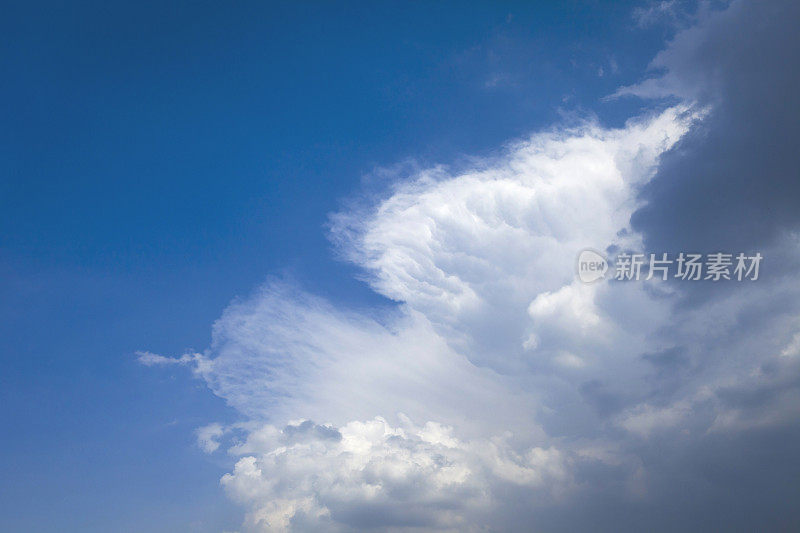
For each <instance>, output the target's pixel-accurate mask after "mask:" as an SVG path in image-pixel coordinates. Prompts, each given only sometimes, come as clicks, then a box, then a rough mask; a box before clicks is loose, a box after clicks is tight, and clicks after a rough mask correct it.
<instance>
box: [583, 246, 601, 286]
mask: <svg viewBox="0 0 800 533" xmlns="http://www.w3.org/2000/svg"><path fill="white" fill-rule="evenodd" d="M577 269H578V279H579V280H581V281H582V282H584V283H591V282H593V281H597V280H598V279H602V278H603V276H605V274H606V272H607V271H608V261H606V258H605V257H603V256H602V255H601V254H600V253H599V252H596V251H594V250H590V249H586V250H583V251H582V252H581V253H580V254H578V264H577Z"/></svg>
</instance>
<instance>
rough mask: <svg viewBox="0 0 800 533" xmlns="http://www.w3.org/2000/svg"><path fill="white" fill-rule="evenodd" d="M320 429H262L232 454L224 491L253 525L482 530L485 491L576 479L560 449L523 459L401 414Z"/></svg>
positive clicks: (500, 444)
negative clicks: (395, 419)
mask: <svg viewBox="0 0 800 533" xmlns="http://www.w3.org/2000/svg"><path fill="white" fill-rule="evenodd" d="M320 428H321V426H317V425H315V424H314V423H312V422H310V421H304V422H302V423H300V424H295V425H291V424H290V425H287V426H286V427H285V428H284V429H283V430H278V429H276V428H275V427H273V426H264V427H262V428H260V429H258V430H256V431H254V432H253V433H251V435H250V436H249V438H248V440H247V441H246V442H245V443H243V444H242V445H241V446H239V447H238V448H237V449H236V450H235V453H237V454H243V455H244V456H243V457H242V458H240V459H239V460H238V461H237V463H236V466H235V468H234V470H233V472H232V473H230V474H226V475H225V476H224V477H223V478H222V485H223V487H224V488H225V490H226V491H227V492H228V493H229V494H230V495H231V497H232V498H233V499H234V500H236V501H239V502H241V503H243V504H245V505H246V506H247V507H248V508H249V509H250V511H249V513H248V516H247V519H246V527H248V528H252V529H254V530H261V531H282V530H285V529H288V528H290V527H299V528H302V529H317V530H319V529H324V530H327V531H337V530H363V529H367V528H370V527H375V526H380V527H392V528H398V529H402V528H424V529H449V530H459V531H470V530H476V531H477V530H479V529H480V526H479V525H478V524H477V523H475V522H473V520H478V517H479V516H480V514H481V513H482V512H483V511H484V510H485V509H487V508H489V507H491V506H492V505H493V503H492V498H493V495H492V494H491V493H490V492H489V491H487V487H490V486H491V485H493V484H503V483H505V484H511V485H514V486H520V487H525V488H528V489H531V490H541V489H543V488H544V487H545V486H546V487H547V489H548V492H550V493H553V492H554V491H555V490H556V489H557V488H559V487H563V486H564V485H566V484H568V482H569V479H568V473H567V467H566V458H565V457H563V456H562V454H561V453H560V452H559V451H558V450H555V449H553V448H549V449H544V448H538V447H534V448H530V449H527V450H525V451H524V452H523V453H517V452H516V451H514V450H513V449H512V448H511V447H510V446H509V444H508V442H507V439H505V438H495V439H492V440H480V441H466V442H465V441H461V440H459V439H458V438H456V437H455V436H454V435H453V429H452V428H450V427H447V426H443V425H441V424H437V423H434V422H428V423H426V424H425V425H424V426H422V427H419V426H415V425H414V424H413V423H412V422H411V421H410V420H409V419H408V418H407V417H401V424H400V425H399V426H392V425H390V424H389V423H388V422H387V421H386V420H385V419H383V418H380V417H376V418H374V419H371V420H367V421H364V422H357V421H354V422H350V423H348V424H346V425H345V426H343V427H341V428H340V429H339V430H336V431H335V433H334V432H333V430H331V429H330V428H323V429H322V431H320ZM298 434H302V438H297V435H298ZM540 497H541V496H540Z"/></svg>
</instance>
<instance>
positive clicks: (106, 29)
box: [0, 2, 667, 532]
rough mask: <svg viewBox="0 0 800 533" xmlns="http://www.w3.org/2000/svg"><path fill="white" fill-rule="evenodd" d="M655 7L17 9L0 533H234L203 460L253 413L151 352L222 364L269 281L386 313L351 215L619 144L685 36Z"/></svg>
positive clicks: (9, 115) (2, 49) (5, 54)
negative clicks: (484, 159) (378, 306)
mask: <svg viewBox="0 0 800 533" xmlns="http://www.w3.org/2000/svg"><path fill="white" fill-rule="evenodd" d="M634 5H635V4H633V3H627V2H551V3H547V2H536V3H530V2H525V3H519V4H513V3H503V4H502V5H501V4H500V3H494V2H484V3H472V4H471V5H469V6H466V5H465V4H463V3H460V2H458V3H457V2H452V3H450V2H438V3H421V2H420V3H411V4H408V3H399V2H398V3H380V4H375V3H373V2H369V3H363V4H358V3H351V4H348V5H343V6H334V5H332V4H328V3H324V4H323V3H320V4H313V3H304V4H289V3H286V4H279V3H269V2H237V3H235V4H229V3H226V4H223V3H209V2H169V3H164V2H130V3H118V2H78V3H75V2H24V3H23V2H19V3H13V4H6V5H5V6H4V8H3V16H2V17H0V97H1V98H2V103H3V105H2V106H0V122H1V123H2V125H3V127H2V128H0V202H2V208H1V209H0V338H1V339H2V372H1V373H0V404H1V405H2V407H0V427H2V428H3V430H2V434H3V437H2V439H1V440H0V516H2V517H3V518H2V521H3V523H2V525H0V529H2V530H5V531H23V530H24V531H54V530H59V531H84V532H85V531H187V530H198V531H219V530H221V529H223V528H226V527H227V528H234V527H237V524H238V523H239V516H238V514H237V513H236V512H235V511H233V510H232V509H231V507H230V504H228V503H226V500H225V499H224V498H222V497H220V489H219V488H218V486H217V485H216V480H217V479H218V477H219V472H220V471H221V470H222V468H227V466H225V467H221V466H220V465H219V464H216V463H215V461H217V459H213V458H209V457H208V456H205V455H203V454H202V453H201V452H200V450H198V449H197V448H196V445H195V443H194V439H193V436H192V431H193V429H194V428H195V427H197V426H199V425H202V424H203V423H206V422H207V421H208V420H209V419H220V420H235V419H236V415H235V413H233V412H232V411H231V410H229V409H228V408H227V407H226V406H225V405H224V404H223V402H222V400H219V399H216V398H214V397H213V396H211V395H210V394H209V393H208V392H207V390H206V387H205V385H204V384H202V383H201V382H198V381H193V380H189V379H186V375H187V372H186V371H185V370H183V369H174V371H173V370H168V371H164V372H153V371H151V370H150V369H147V368H144V367H142V366H140V365H139V364H137V363H136V360H135V356H134V352H135V350H138V349H151V350H153V351H157V352H159V353H166V354H180V353H182V351H183V350H185V349H187V348H194V349H202V348H204V347H205V346H207V345H208V343H209V327H208V326H209V324H211V323H212V322H213V321H214V320H215V319H216V318H217V317H218V316H219V315H220V312H221V311H222V310H223V309H224V308H225V307H226V305H227V304H228V303H229V302H230V301H231V300H232V299H233V298H235V297H237V296H245V295H247V294H248V293H249V292H250V291H252V290H253V288H254V287H256V286H257V285H258V284H259V283H261V282H262V281H263V280H264V279H265V278H266V277H267V276H268V275H270V274H281V275H289V276H293V277H296V278H298V279H300V280H302V281H303V283H304V284H305V285H306V286H307V287H308V288H309V289H311V290H312V291H313V292H316V293H318V294H321V295H323V296H327V297H329V298H331V299H333V300H334V301H337V302H343V303H345V304H348V305H362V304H367V303H370V304H374V303H376V302H377V303H379V302H380V301H379V297H378V296H376V295H375V294H374V293H372V292H371V291H369V290H367V288H366V287H365V286H362V285H361V283H360V282H358V281H356V280H355V279H354V277H353V275H352V274H353V269H352V267H350V266H348V265H346V264H344V263H342V262H338V261H336V260H335V259H334V257H333V255H332V254H331V250H330V248H331V247H330V245H329V243H328V241H327V240H326V233H325V229H324V225H325V223H326V220H327V215H328V213H330V212H332V211H335V210H336V209H337V208H338V207H339V206H340V205H341V204H340V202H341V201H342V200H343V199H345V198H347V196H348V195H350V194H352V193H353V192H355V191H358V190H359V188H360V187H361V183H362V180H363V179H364V177H365V176H369V175H372V174H374V173H375V171H376V169H380V168H386V167H389V168H391V167H393V166H395V165H398V164H401V163H403V162H404V161H408V160H410V159H413V160H415V161H418V162H420V164H423V165H426V164H433V163H456V164H457V163H458V161H460V160H462V159H463V157H464V156H465V155H467V154H468V155H483V154H489V153H491V152H492V151H494V150H497V149H499V148H500V147H501V146H502V145H503V143H504V142H506V141H509V140H512V139H514V138H517V137H519V136H522V135H524V134H526V133H529V132H530V131H532V130H535V129H537V128H541V127H543V126H547V125H549V124H552V123H553V122H556V121H560V120H567V121H568V120H570V116H573V115H575V114H577V115H579V116H585V115H587V114H588V113H589V110H591V112H593V113H596V114H597V115H598V116H599V117H600V119H601V120H602V121H603V122H604V123H605V124H620V123H621V122H622V121H623V120H624V119H625V118H628V117H629V116H631V115H632V114H634V113H635V112H636V109H637V107H636V106H637V105H639V104H638V103H637V102H634V101H615V102H605V103H604V102H602V101H601V98H602V97H603V96H605V95H608V94H610V93H612V92H613V91H614V90H615V89H616V88H617V87H619V86H622V85H629V84H632V83H634V82H635V81H637V80H639V79H640V78H641V76H642V73H643V72H644V69H645V66H646V65H647V63H648V61H649V60H650V59H651V58H652V57H653V55H654V54H655V53H656V52H657V51H658V50H659V49H660V48H661V47H663V45H664V39H665V38H666V37H667V32H666V30H665V29H663V28H660V27H657V26H656V27H651V28H649V29H642V28H638V27H637V26H636V24H635V22H634V21H633V19H632V18H631V11H632V9H633V7H634ZM601 69H602V75H601ZM189 522H191V524H190V523H189Z"/></svg>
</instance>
